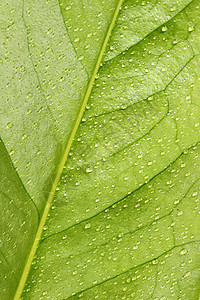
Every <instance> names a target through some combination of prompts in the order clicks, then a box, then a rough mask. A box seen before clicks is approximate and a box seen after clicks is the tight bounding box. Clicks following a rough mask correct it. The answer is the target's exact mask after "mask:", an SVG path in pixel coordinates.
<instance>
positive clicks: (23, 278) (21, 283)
mask: <svg viewBox="0 0 200 300" xmlns="http://www.w3.org/2000/svg"><path fill="white" fill-rule="evenodd" d="M122 3H123V0H119V3H118V5H117V8H116V10H115V13H114V15H113V19H112V22H111V24H110V26H109V28H108V31H107V34H106V37H105V40H104V43H103V46H102V48H101V51H100V53H99V57H98V60H97V62H96V66H95V69H94V72H93V75H92V77H91V79H90V82H89V85H88V88H87V91H86V94H85V97H84V100H83V103H82V106H81V109H80V111H79V114H78V117H77V119H76V122H75V125H74V128H73V130H72V132H71V135H70V138H69V142H68V144H67V146H66V149H65V152H64V155H63V157H62V159H61V162H60V165H59V168H58V171H57V174H56V176H55V179H54V182H53V185H52V188H51V191H50V193H49V196H48V199H47V203H46V206H45V208H44V212H43V215H42V218H41V220H40V224H39V226H38V230H37V233H36V236H35V240H34V243H33V245H32V248H31V251H30V253H29V256H28V259H27V261H26V264H25V267H24V270H23V273H22V276H21V279H20V281H19V285H18V288H17V290H16V294H15V296H14V300H19V299H20V296H21V294H22V292H23V289H24V286H25V284H26V281H27V277H28V274H29V271H30V268H31V264H32V261H33V258H34V255H35V253H36V250H37V247H38V244H39V241H40V238H41V235H42V232H43V227H44V224H45V222H46V219H47V216H48V213H49V209H50V207H51V203H52V201H53V198H54V195H55V191H56V187H57V185H58V183H59V181H60V177H61V174H62V171H63V168H64V165H65V163H66V161H67V158H68V154H69V151H70V148H71V146H72V142H73V139H74V137H75V134H76V132H77V129H78V127H79V124H80V122H81V119H82V116H83V113H84V111H85V106H86V104H87V101H88V99H89V96H90V93H91V90H92V87H93V83H94V80H95V77H96V74H97V72H98V70H99V67H100V65H101V61H102V57H103V54H104V51H105V48H106V45H107V43H108V40H109V37H110V35H111V32H112V29H113V27H114V25H115V21H116V19H117V16H118V13H119V10H120V7H121V5H122Z"/></svg>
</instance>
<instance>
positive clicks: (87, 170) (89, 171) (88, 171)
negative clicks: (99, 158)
mask: <svg viewBox="0 0 200 300" xmlns="http://www.w3.org/2000/svg"><path fill="white" fill-rule="evenodd" d="M85 171H86V173H91V172H92V171H93V169H92V168H87V169H86V170H85Z"/></svg>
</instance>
